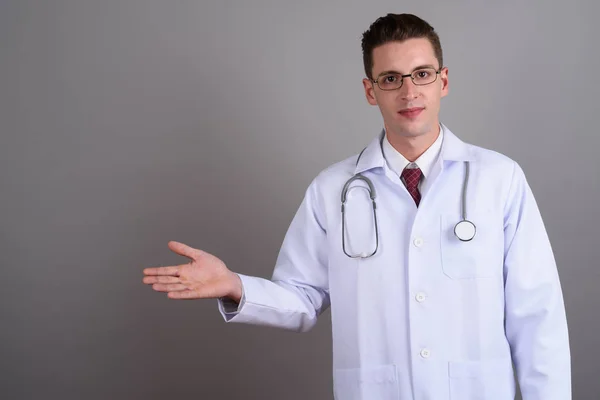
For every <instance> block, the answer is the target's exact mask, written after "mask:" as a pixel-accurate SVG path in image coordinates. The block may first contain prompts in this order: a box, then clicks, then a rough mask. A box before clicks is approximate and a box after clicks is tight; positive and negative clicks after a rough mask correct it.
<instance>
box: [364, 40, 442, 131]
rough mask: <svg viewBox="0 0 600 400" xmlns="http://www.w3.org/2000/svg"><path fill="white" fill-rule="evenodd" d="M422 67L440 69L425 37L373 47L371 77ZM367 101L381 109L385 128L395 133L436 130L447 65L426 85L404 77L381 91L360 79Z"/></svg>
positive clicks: (405, 71) (406, 71)
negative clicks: (393, 87)
mask: <svg viewBox="0 0 600 400" xmlns="http://www.w3.org/2000/svg"><path fill="white" fill-rule="evenodd" d="M424 66H427V67H433V68H434V69H435V70H438V69H439V68H440V65H439V62H438V60H437V58H436V57H435V53H434V51H433V46H432V45H431V43H430V42H429V40H427V39H425V38H419V39H408V40H405V41H403V42H389V43H386V44H384V45H381V46H378V47H376V48H375V49H373V71H372V76H373V79H377V78H378V77H379V76H381V75H383V74H389V73H390V72H394V73H397V74H402V75H404V74H410V73H412V72H414V71H415V70H417V69H420V68H422V67H424ZM363 85H364V87H365V94H366V97H367V101H368V102H369V104H371V105H376V106H378V107H379V110H380V111H381V115H382V116H383V121H384V124H385V128H386V131H387V132H388V133H389V134H392V135H395V136H401V137H405V138H416V137H419V136H427V135H431V136H435V135H437V132H438V126H439V125H438V124H439V116H438V115H439V111H440V100H441V98H442V97H444V96H446V95H447V94H448V68H443V69H442V70H441V72H440V74H439V75H438V77H437V79H436V80H435V81H434V82H433V83H430V84H428V85H424V86H417V85H415V84H414V83H413V81H412V80H411V78H410V77H405V78H404V81H403V84H402V86H401V87H400V89H396V90H390V91H383V90H381V89H380V88H379V86H378V85H377V84H376V83H373V82H371V81H370V80H368V79H363Z"/></svg>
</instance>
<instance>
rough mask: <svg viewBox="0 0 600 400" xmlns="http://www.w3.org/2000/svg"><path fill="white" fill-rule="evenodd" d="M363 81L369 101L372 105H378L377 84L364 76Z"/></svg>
mask: <svg viewBox="0 0 600 400" xmlns="http://www.w3.org/2000/svg"><path fill="white" fill-rule="evenodd" d="M362 82H363V86H364V88H365V97H366V98H367V101H368V102H369V104H370V105H372V106H376V105H377V98H376V97H375V86H374V85H375V84H374V83H373V82H372V81H371V80H369V79H367V78H364V79H363V81H362Z"/></svg>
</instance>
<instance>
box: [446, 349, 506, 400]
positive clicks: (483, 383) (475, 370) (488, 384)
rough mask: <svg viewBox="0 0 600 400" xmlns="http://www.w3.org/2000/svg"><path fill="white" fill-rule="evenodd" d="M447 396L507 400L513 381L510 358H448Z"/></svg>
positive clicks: (467, 399) (467, 398)
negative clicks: (448, 393)
mask: <svg viewBox="0 0 600 400" xmlns="http://www.w3.org/2000/svg"><path fill="white" fill-rule="evenodd" d="M448 375H449V390H450V400H510V399H514V398H515V382H514V375H513V370H512V361H511V359H510V358H506V359H505V358H502V359H495V360H485V361H454V362H453V361H451V362H450V363H449V364H448Z"/></svg>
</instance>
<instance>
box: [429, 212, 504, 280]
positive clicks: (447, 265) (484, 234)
mask: <svg viewBox="0 0 600 400" xmlns="http://www.w3.org/2000/svg"><path fill="white" fill-rule="evenodd" d="M481 220H482V218H477V219H474V220H473V222H475V223H477V221H481ZM458 221H460V219H456V218H454V219H452V218H451V217H450V216H448V215H442V216H441V231H440V254H441V258H442V259H441V263H442V269H443V271H444V274H446V275H447V276H448V277H450V278H452V279H476V278H489V277H492V276H493V275H494V273H495V272H497V271H496V270H497V265H496V264H497V262H496V261H498V260H499V259H498V258H497V257H496V254H497V253H498V250H499V249H500V248H501V247H500V246H501V243H494V240H495V239H494V238H493V237H491V235H490V232H493V230H492V229H493V227H489V226H486V227H480V226H479V224H478V225H477V228H476V234H475V237H474V238H473V239H471V240H470V241H468V242H463V241H461V240H460V239H459V238H458V237H457V236H456V235H455V234H454V227H455V225H456V223H457V222H458ZM484 222H485V223H488V224H489V218H488V219H487V220H484ZM494 260H496V261H494Z"/></svg>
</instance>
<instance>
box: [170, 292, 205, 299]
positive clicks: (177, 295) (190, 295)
mask: <svg viewBox="0 0 600 400" xmlns="http://www.w3.org/2000/svg"><path fill="white" fill-rule="evenodd" d="M167 296H168V297H169V298H170V299H177V300H192V299H202V298H204V297H202V296H200V295H199V293H198V292H196V291H194V290H183V291H178V292H169V293H168V294H167Z"/></svg>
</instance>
